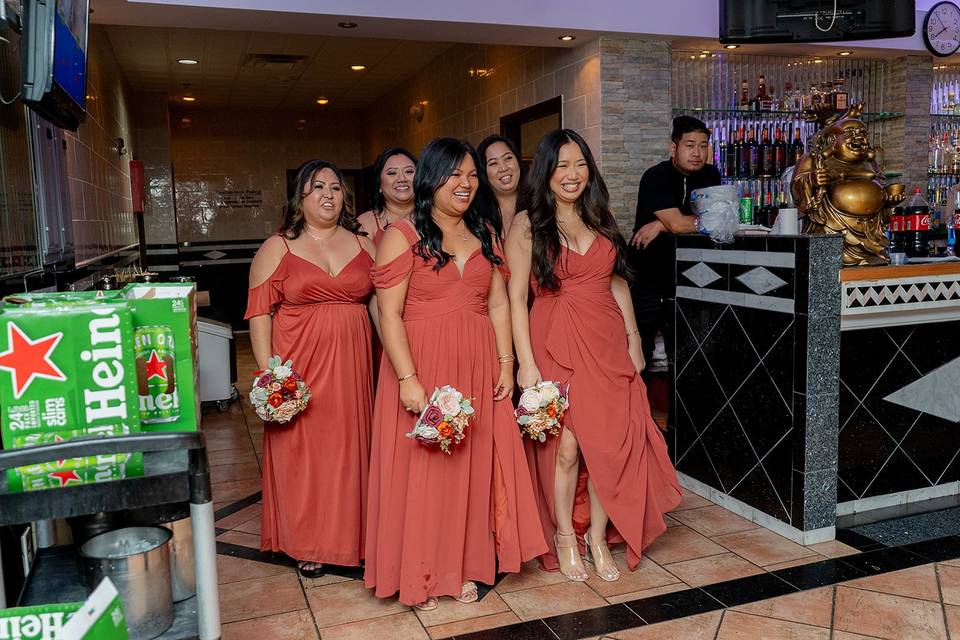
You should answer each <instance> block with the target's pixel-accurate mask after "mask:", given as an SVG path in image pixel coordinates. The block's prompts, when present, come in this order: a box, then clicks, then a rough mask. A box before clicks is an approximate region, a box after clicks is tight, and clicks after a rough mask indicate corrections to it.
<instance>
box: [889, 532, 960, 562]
mask: <svg viewBox="0 0 960 640" xmlns="http://www.w3.org/2000/svg"><path fill="white" fill-rule="evenodd" d="M902 548H903V549H906V550H907V551H909V552H910V553H915V554H917V555H919V556H923V557H924V558H926V559H927V560H929V561H930V562H943V561H944V560H954V559H956V558H960V536H949V537H946V538H937V539H936V540H926V541H924V542H914V543H913V544H905V545H903V547H902Z"/></svg>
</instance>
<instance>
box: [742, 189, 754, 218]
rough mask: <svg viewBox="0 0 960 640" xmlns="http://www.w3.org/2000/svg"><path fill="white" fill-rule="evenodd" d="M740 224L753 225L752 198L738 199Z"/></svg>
mask: <svg viewBox="0 0 960 640" xmlns="http://www.w3.org/2000/svg"><path fill="white" fill-rule="evenodd" d="M740 224H753V198H751V197H750V196H743V197H742V198H740Z"/></svg>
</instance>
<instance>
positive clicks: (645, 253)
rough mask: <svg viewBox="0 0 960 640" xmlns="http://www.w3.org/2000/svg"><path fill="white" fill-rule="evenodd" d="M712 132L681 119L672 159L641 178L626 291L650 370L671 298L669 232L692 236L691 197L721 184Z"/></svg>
mask: <svg viewBox="0 0 960 640" xmlns="http://www.w3.org/2000/svg"><path fill="white" fill-rule="evenodd" d="M709 147H710V130H709V129H707V127H706V125H705V124H703V122H701V121H700V120H698V119H696V118H692V117H690V116H679V117H677V118H674V120H673V132H672V133H671V134H670V159H669V160H664V161H663V162H661V163H660V164H657V165H654V166H652V167H650V168H649V169H647V170H646V171H645V172H644V173H643V177H642V178H641V179H640V189H639V192H638V193H637V220H636V222H635V223H634V225H633V238H632V240H631V241H630V243H631V244H632V245H633V247H634V250H633V251H632V253H633V256H634V261H633V266H634V269H635V271H636V274H635V275H636V278H635V280H634V282H633V284H632V285H631V287H630V290H631V294H632V296H633V307H634V311H635V312H636V316H637V327H638V328H639V329H640V340H641V344H642V345H643V357H644V359H645V361H646V362H647V366H648V367H649V366H650V363H651V361H652V356H653V347H654V340H655V339H656V336H657V331H658V330H660V329H662V328H665V327H666V326H667V322H666V320H667V312H668V308H667V303H666V300H667V299H668V298H671V297H672V296H673V278H672V276H671V272H672V270H673V268H674V266H673V264H674V250H673V238H671V237H670V234H672V233H696V232H697V225H696V222H697V218H696V216H694V215H693V210H692V209H691V208H690V192H691V191H693V190H694V189H700V188H702V187H712V186H716V185H718V184H720V183H721V179H720V172H719V171H717V168H716V167H715V166H714V165H712V164H707V161H708V160H710V158H708V157H707V155H708V153H709Z"/></svg>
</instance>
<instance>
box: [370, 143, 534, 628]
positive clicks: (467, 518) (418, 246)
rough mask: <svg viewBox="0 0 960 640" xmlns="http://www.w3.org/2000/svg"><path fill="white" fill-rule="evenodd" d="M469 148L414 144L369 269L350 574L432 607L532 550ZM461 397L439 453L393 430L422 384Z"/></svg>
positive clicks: (508, 357)
mask: <svg viewBox="0 0 960 640" xmlns="http://www.w3.org/2000/svg"><path fill="white" fill-rule="evenodd" d="M477 165H478V162H477V156H476V153H475V152H474V150H473V148H472V147H471V146H470V145H469V144H468V143H466V142H463V141H461V140H455V139H453V138H439V139H436V140H433V141H432V142H430V143H429V144H428V145H427V146H426V147H425V148H424V150H423V152H422V154H421V156H420V163H419V164H418V165H417V173H416V176H415V177H414V180H413V188H414V192H415V198H416V203H415V205H414V209H413V213H412V214H411V217H410V219H409V220H401V221H399V222H395V223H394V224H392V225H391V226H390V228H389V229H387V231H386V233H384V236H383V240H381V242H380V245H379V246H378V248H377V261H376V267H374V269H373V271H372V277H373V282H374V284H375V285H376V288H377V299H378V301H379V305H380V317H381V324H380V327H381V335H382V337H383V346H384V350H385V352H386V355H387V357H386V358H384V360H383V364H382V367H381V369H380V378H379V380H378V383H377V397H376V404H375V408H374V416H373V445H372V452H371V457H370V501H369V503H368V517H367V520H368V522H369V526H368V528H367V551H368V553H367V562H366V572H365V577H364V580H365V582H366V585H367V587H368V588H375V589H376V595H377V596H379V597H382V598H385V597H389V596H392V595H393V594H395V593H397V592H398V591H399V594H400V602H402V603H404V604H408V605H413V606H415V607H417V608H419V609H423V610H429V609H434V608H436V607H437V602H438V599H439V598H440V597H441V596H452V597H454V598H455V599H457V600H458V601H460V602H463V603H469V602H475V601H476V600H477V585H476V583H477V582H484V583H488V584H492V583H493V580H494V577H495V571H496V566H497V561H499V569H500V571H501V572H517V571H519V570H520V564H521V563H522V562H523V561H525V560H528V559H531V558H534V557H536V556H538V555H540V554H541V553H543V552H545V551H546V544H545V543H544V540H543V533H542V528H541V526H540V522H539V520H538V518H537V510H536V509H537V508H536V503H535V502H534V497H533V486H532V483H531V478H530V474H529V471H528V470H527V466H526V460H525V458H524V452H523V445H522V443H521V442H520V435H519V431H518V430H517V425H516V422H515V421H514V418H513V407H512V405H511V403H510V396H511V392H512V391H513V360H514V357H513V350H512V342H511V339H510V308H509V302H508V299H507V289H506V284H505V278H506V277H507V271H506V266H505V264H504V260H503V255H502V253H501V251H500V247H499V241H498V239H497V235H496V232H495V231H494V229H493V227H492V224H491V222H490V219H489V216H488V213H486V212H484V211H482V210H480V209H479V208H478V206H477V199H476V198H477V193H478V191H479V190H480V184H479V179H478V177H477ZM444 385H451V386H453V387H455V388H456V389H457V390H459V391H460V392H462V393H463V394H464V395H465V396H467V397H469V398H472V401H473V407H474V411H475V413H474V417H473V419H472V420H471V424H470V426H469V428H468V429H467V434H466V439H464V440H463V441H462V442H460V443H459V444H457V445H455V446H454V447H453V448H452V453H451V455H447V454H445V453H443V452H442V451H441V450H440V449H439V448H438V447H436V446H433V447H431V446H425V445H423V444H421V443H419V442H418V441H416V440H413V439H411V438H408V437H406V436H405V434H406V433H408V432H409V431H410V430H411V429H412V428H413V425H414V423H415V422H416V420H417V417H418V416H419V415H420V412H421V411H422V410H423V409H424V407H425V406H426V405H427V395H428V394H429V393H431V392H432V391H433V390H434V389H435V388H438V387H442V386H444Z"/></svg>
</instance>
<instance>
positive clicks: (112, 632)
mask: <svg viewBox="0 0 960 640" xmlns="http://www.w3.org/2000/svg"><path fill="white" fill-rule="evenodd" d="M129 638H130V634H129V632H128V631H127V619H126V617H125V616H124V615H123V603H121V602H120V594H119V593H118V592H117V588H116V587H115V586H113V583H112V582H110V578H104V579H103V580H101V581H100V585H99V586H98V587H97V588H96V589H94V590H93V593H91V594H90V597H89V598H87V600H86V602H84V603H83V605H82V606H81V607H80V608H79V609H78V610H77V611H76V612H75V613H74V614H73V615H72V616H70V619H69V620H68V621H67V623H66V624H65V625H63V628H62V629H61V630H60V633H58V634H57V636H56V640H129Z"/></svg>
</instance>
